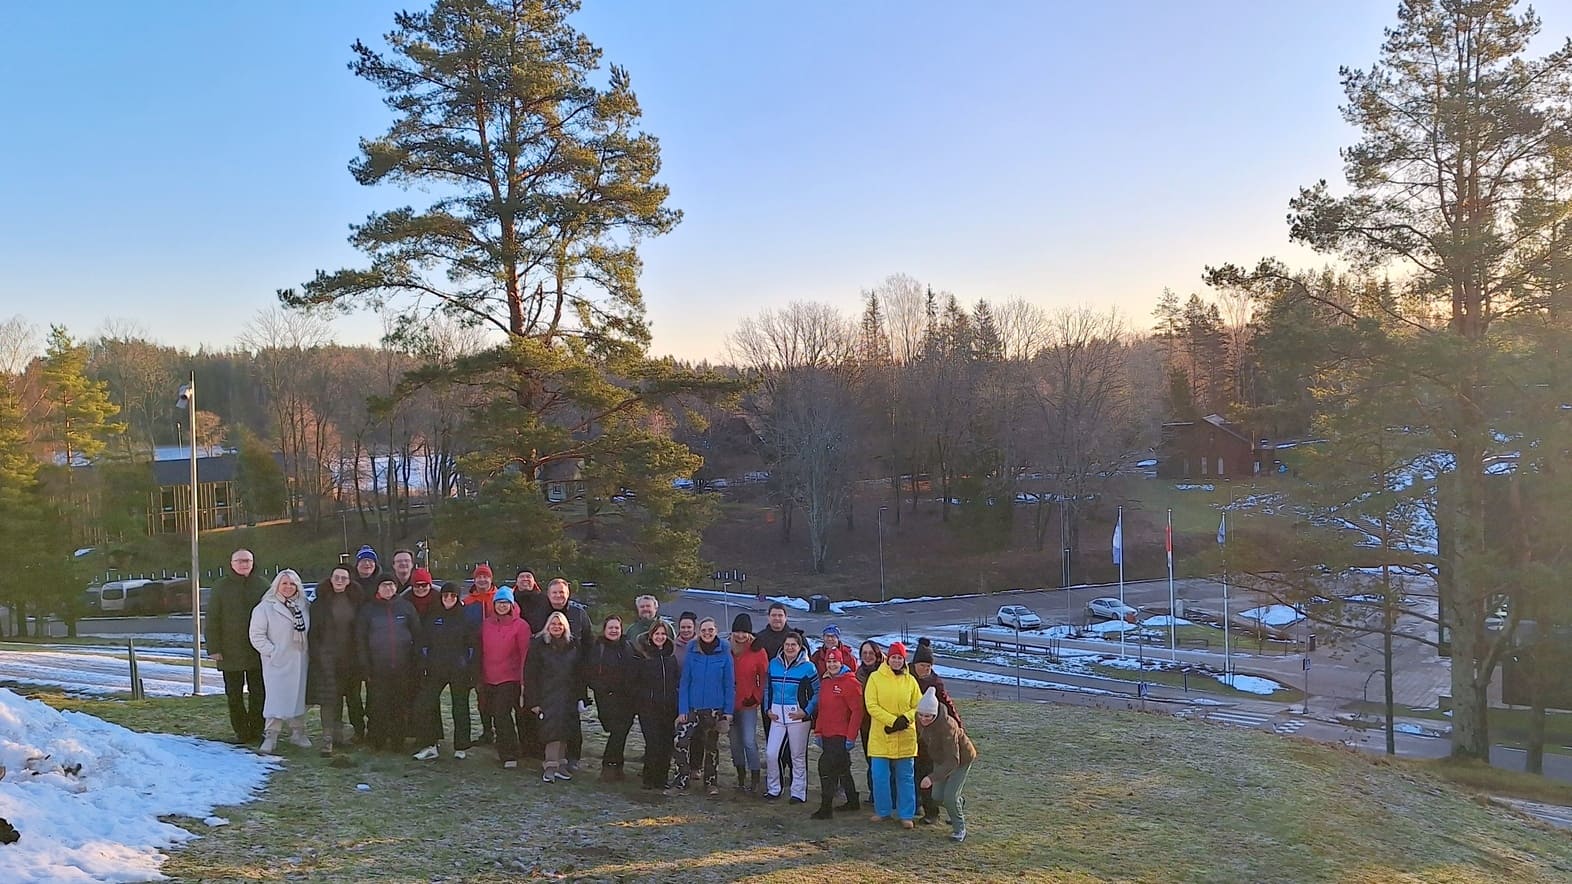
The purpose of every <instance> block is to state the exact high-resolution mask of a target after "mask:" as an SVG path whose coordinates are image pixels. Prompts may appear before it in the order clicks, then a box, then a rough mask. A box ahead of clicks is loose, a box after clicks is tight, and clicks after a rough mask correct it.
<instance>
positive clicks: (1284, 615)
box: [1239, 605, 1305, 626]
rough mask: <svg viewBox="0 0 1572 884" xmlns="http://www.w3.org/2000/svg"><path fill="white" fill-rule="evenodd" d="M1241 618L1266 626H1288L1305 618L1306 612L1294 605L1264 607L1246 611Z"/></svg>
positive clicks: (1241, 614)
mask: <svg viewBox="0 0 1572 884" xmlns="http://www.w3.org/2000/svg"><path fill="white" fill-rule="evenodd" d="M1239 616H1240V617H1243V618H1244V619H1246V620H1255V621H1257V622H1259V623H1261V624H1264V625H1266V626H1288V625H1290V624H1293V623H1298V622H1299V621H1300V620H1303V619H1304V618H1305V615H1304V612H1303V611H1301V610H1299V609H1298V608H1296V607H1294V606H1293V605H1264V606H1262V607H1259V608H1251V609H1250V610H1248V611H1244V612H1242V613H1240V615H1239Z"/></svg>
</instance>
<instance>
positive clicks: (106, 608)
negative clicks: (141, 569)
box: [94, 580, 153, 614]
mask: <svg viewBox="0 0 1572 884" xmlns="http://www.w3.org/2000/svg"><path fill="white" fill-rule="evenodd" d="M152 582H153V581H151V580H111V581H109V582H108V583H105V584H104V585H103V586H100V587H97V589H98V604H97V605H96V606H94V607H96V608H97V609H98V610H100V611H103V612H104V613H106V614H123V613H128V612H135V611H136V610H137V609H138V608H140V607H142V605H143V602H142V600H141V597H142V595H143V592H142V589H143V587H145V586H147V585H148V584H150V583H152Z"/></svg>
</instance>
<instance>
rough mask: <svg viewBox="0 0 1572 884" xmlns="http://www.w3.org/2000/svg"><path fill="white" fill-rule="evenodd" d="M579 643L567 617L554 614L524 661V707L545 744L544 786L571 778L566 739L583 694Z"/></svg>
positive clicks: (569, 736)
mask: <svg viewBox="0 0 1572 884" xmlns="http://www.w3.org/2000/svg"><path fill="white" fill-rule="evenodd" d="M579 641H580V638H579V637H576V636H574V635H573V632H572V630H571V629H569V627H568V618H567V617H565V616H563V614H562V612H561V611H554V612H552V615H551V616H550V617H548V618H546V628H545V630H544V631H543V632H542V633H541V635H540V638H538V639H536V640H535V641H534V642H533V643H532V644H531V645H530V649H529V657H528V658H526V659H525V661H524V704H525V705H526V706H528V707H529V709H530V711H531V712H533V713H535V715H536V716H537V717H539V719H540V740H541V742H542V743H545V744H546V761H545V763H544V764H543V765H542V769H541V777H540V778H541V781H542V782H546V783H549V782H552V781H553V780H571V779H573V775H572V774H570V773H569V772H568V759H567V753H568V740H569V739H570V738H571V736H572V733H573V729H574V728H575V727H576V726H577V725H578V717H579V698H580V697H581V696H583V695H584V686H583V673H582V672H581V668H582V667H581V666H580V663H581V661H582V660H583V659H584V658H583V655H582V654H581V653H580V651H579V645H578V643H579Z"/></svg>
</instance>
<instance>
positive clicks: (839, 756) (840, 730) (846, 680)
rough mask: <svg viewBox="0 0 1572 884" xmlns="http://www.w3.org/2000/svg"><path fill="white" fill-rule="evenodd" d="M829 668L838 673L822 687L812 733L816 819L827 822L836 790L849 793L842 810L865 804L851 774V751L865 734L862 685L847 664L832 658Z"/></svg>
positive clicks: (826, 680) (820, 686)
mask: <svg viewBox="0 0 1572 884" xmlns="http://www.w3.org/2000/svg"><path fill="white" fill-rule="evenodd" d="M829 662H830V665H831V666H833V667H835V669H836V670H838V671H836V672H834V673H833V674H831V675H830V677H828V678H826V679H825V680H824V681H822V682H820V684H819V717H818V720H817V721H815V722H814V725H813V732H814V733H815V734H817V735H818V738H819V746H820V748H821V749H823V750H824V751H823V753H822V754H820V755H819V809H818V810H817V811H815V812H814V814H813V818H814V819H816V820H827V819H829V818H830V817H832V816H834V815H835V811H834V809H833V808H832V807H831V805H832V804H834V803H835V787H836V786H840V787H842V788H844V789H845V790H846V803H845V804H842V805H841V807H840V809H841V810H857V809H858V808H860V807H862V802H861V801H859V800H858V798H857V781H856V780H854V779H852V775H851V750H852V747H853V746H856V745H857V736H858V734H860V733H861V732H862V718H863V714H864V712H863V702H862V685H861V684H860V683H859V682H858V681H857V675H856V673H854V672H852V670H851V667H849V666H847V665H846V664H845V663H844V662H842V661H840V660H837V659H835V658H831V660H830V661H829Z"/></svg>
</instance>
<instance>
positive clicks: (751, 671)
mask: <svg viewBox="0 0 1572 884" xmlns="http://www.w3.org/2000/svg"><path fill="white" fill-rule="evenodd" d="M731 662H732V667H733V669H734V670H735V675H736V691H737V698H736V699H737V702H736V704H735V705H734V706H733V707H732V708H733V709H734V710H736V711H735V714H733V715H732V717H731V735H730V743H731V764H732V766H733V767H735V768H736V769H737V791H738V792H757V791H759V709H760V707H761V706H762V705H763V703H764V683H765V682H766V681H768V680H769V677H770V658H769V655H768V654H766V653H764V649H763V648H760V647H758V646H757V645H755V644H754V642H753V618H752V617H749V616H748V615H747V614H746V613H742V614H738V615H737V619H735V620H733V621H732V622H731ZM744 776H746V777H747V781H746V782H744V779H743V778H744Z"/></svg>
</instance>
